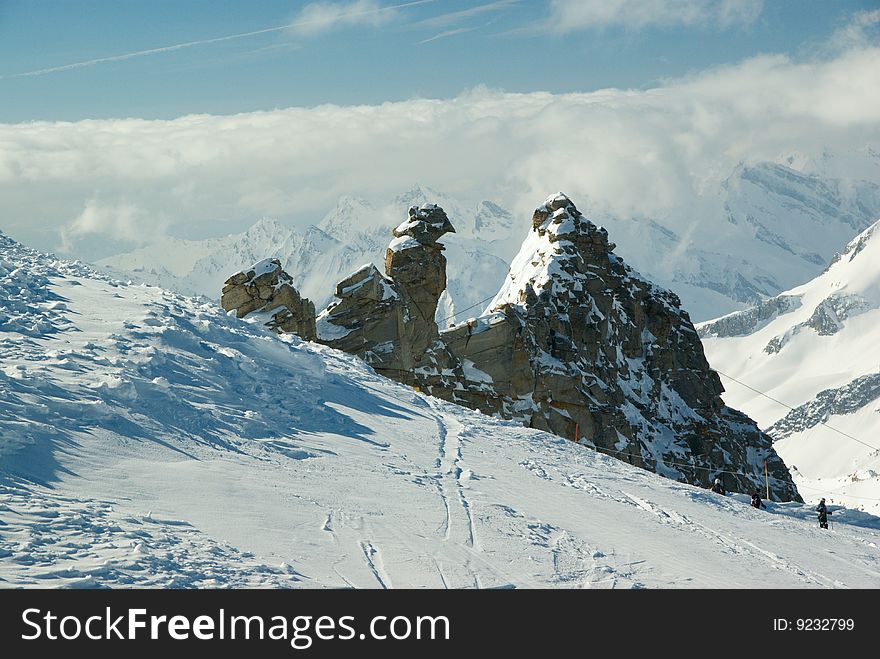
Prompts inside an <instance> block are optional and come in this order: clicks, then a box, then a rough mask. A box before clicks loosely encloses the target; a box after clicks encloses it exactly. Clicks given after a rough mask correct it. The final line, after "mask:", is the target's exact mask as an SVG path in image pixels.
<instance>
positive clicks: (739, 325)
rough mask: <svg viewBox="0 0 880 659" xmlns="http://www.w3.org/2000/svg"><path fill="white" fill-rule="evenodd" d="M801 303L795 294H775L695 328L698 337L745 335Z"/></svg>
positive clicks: (792, 309)
mask: <svg viewBox="0 0 880 659" xmlns="http://www.w3.org/2000/svg"><path fill="white" fill-rule="evenodd" d="M800 305H801V298H800V296H797V295H777V296H776V297H771V298H768V299H766V300H763V301H762V302H760V303H758V304H756V305H755V306H754V307H751V308H750V309H744V310H743V311H737V312H734V313H732V314H729V315H727V316H722V317H721V318H719V319H718V320H713V321H711V322H708V323H703V324H702V325H700V327H699V329H698V330H697V332H698V334H699V335H700V338H701V339H702V338H705V337H707V336H715V337H728V336H745V335H746V334H751V333H752V332H757V331H758V330H759V329H761V328H762V327H764V326H766V325H767V324H768V323H770V321H772V320H774V319H775V318H777V317H779V316H781V315H782V314H786V313H788V312H790V311H794V310H795V309H797V308H798V307H799V306H800Z"/></svg>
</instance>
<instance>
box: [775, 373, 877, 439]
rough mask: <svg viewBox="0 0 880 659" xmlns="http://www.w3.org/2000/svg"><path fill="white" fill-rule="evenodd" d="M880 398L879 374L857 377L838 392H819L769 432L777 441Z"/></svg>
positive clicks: (849, 412) (856, 409) (830, 390)
mask: <svg viewBox="0 0 880 659" xmlns="http://www.w3.org/2000/svg"><path fill="white" fill-rule="evenodd" d="M878 399H880V373H871V374H869V375H863V376H861V377H858V378H856V379H854V380H852V381H851V382H849V383H848V384H845V385H844V386H842V387H837V388H835V389H825V390H824V391H820V392H819V393H818V394H817V395H816V397H815V398H813V399H812V400H810V401H808V402H806V403H804V404H803V405H800V406H798V407H796V408H795V409H793V410H792V411H791V412H789V413H788V414H786V415H785V416H784V417H782V418H781V419H779V421H777V422H776V423H774V424H773V425H772V426H770V427H769V428H768V429H767V432H768V433H769V434H770V435H771V436H773V438H774V439H777V440H779V439H785V438H786V437H788V436H789V435H792V434H794V433H796V432H802V431H804V430H809V429H810V428H814V427H815V426H817V425H819V424H820V423H825V422H826V421H827V420H828V419H829V418H830V417H831V416H832V415H841V414H853V413H855V412H858V411H859V410H861V409H862V408H864V407H865V406H867V405H870V404H871V403H873V402H874V401H876V400H878Z"/></svg>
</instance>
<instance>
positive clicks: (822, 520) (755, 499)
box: [711, 478, 831, 529]
mask: <svg viewBox="0 0 880 659" xmlns="http://www.w3.org/2000/svg"><path fill="white" fill-rule="evenodd" d="M711 489H712V491H713V492H715V493H716V494H721V495H726V494H727V490H725V489H724V485H723V484H722V483H721V479H720V478H716V479H715V482H714V483H712V488H711ZM751 506H752V508H758V509H759V510H760V509H761V508H764V509H765V510H766V509H767V506H765V505H764V502H763V501H761V495H760V494H758V491H757V490H753V491H752V502H751ZM816 512H817V513H819V527H820V528H823V529H827V528H828V515H830V514H831V512H830V511H829V510H828V508H827V507H826V506H825V498H824V497H823V498H822V500H821V501H820V502H819V505H818V506H816Z"/></svg>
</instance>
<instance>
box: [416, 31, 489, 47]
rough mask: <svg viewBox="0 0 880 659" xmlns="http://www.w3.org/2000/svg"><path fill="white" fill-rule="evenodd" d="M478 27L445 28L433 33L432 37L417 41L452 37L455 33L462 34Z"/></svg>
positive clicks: (421, 42) (424, 41) (420, 42)
mask: <svg viewBox="0 0 880 659" xmlns="http://www.w3.org/2000/svg"><path fill="white" fill-rule="evenodd" d="M477 29H479V28H476V27H460V28H457V29H455V30H446V32H441V33H440V34H435V35H434V36H433V37H428V38H427V39H424V40H423V41H419V42H418V43H419V45H421V44H423V43H431V42H432V41H437V39H445V38H446V37H452V36H455V35H456V34H464V33H465V32H473V31H474V30H477Z"/></svg>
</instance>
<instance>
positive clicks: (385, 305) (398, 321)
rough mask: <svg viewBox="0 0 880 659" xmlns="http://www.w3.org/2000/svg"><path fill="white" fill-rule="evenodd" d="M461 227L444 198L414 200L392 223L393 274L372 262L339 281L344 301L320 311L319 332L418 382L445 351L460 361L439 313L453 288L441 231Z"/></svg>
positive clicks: (444, 359) (388, 262)
mask: <svg viewBox="0 0 880 659" xmlns="http://www.w3.org/2000/svg"><path fill="white" fill-rule="evenodd" d="M454 231H455V229H454V228H453V227H452V224H451V223H450V222H449V219H448V218H447V217H446V213H444V212H443V209H442V208H440V207H439V206H435V205H434V204H423V205H422V206H413V207H411V208H410V209H409V217H408V219H407V220H406V221H405V222H403V223H402V224H400V226H398V227H397V228H395V229H394V230H393V235H394V240H392V241H391V244H390V245H389V247H388V250H387V251H386V253H385V273H386V275H387V276H383V275H382V274H381V273H380V272H379V271H378V270H377V269H376V268H375V266H372V265H367V266H364V267H362V268H361V269H360V270H358V271H357V272H355V273H354V274H353V275H351V276H350V277H348V278H347V279H345V280H344V281H342V282H340V283H339V285H338V286H337V287H336V297H338V298H339V301H338V302H334V303H333V304H331V305H330V306H329V307H327V309H326V310H324V311H323V312H321V314H320V316H319V317H318V336H319V340H320V341H321V342H322V343H325V344H327V345H329V346H331V347H334V348H338V349H340V350H344V351H345V352H350V353H353V354H356V355H359V356H361V357H362V358H363V359H364V360H365V361H366V362H367V363H368V364H370V365H371V366H372V367H373V368H374V369H375V370H376V371H377V372H378V373H381V374H382V375H385V376H387V377H390V378H392V379H394V380H398V381H400V382H405V383H407V384H419V383H420V379H419V375H418V373H419V372H420V369H423V368H424V367H425V365H432V364H434V363H435V362H436V361H437V360H438V359H439V360H440V361H441V363H443V364H445V365H446V366H447V367H449V368H454V364H453V363H452V362H453V360H452V357H451V356H450V355H448V354H446V351H445V349H444V346H443V345H442V344H440V343H439V341H438V339H439V332H438V330H437V323H436V322H435V321H434V315H435V313H436V311H437V301H438V300H439V299H440V294H441V293H442V292H443V291H444V289H445V288H446V258H445V257H444V256H443V245H441V244H440V243H438V242H437V239H438V238H440V236H442V235H444V234H446V233H449V232H454ZM435 353H436V354H435ZM435 379H436V378H435ZM437 384H438V385H439V384H440V381H439V379H438V380H437Z"/></svg>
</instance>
